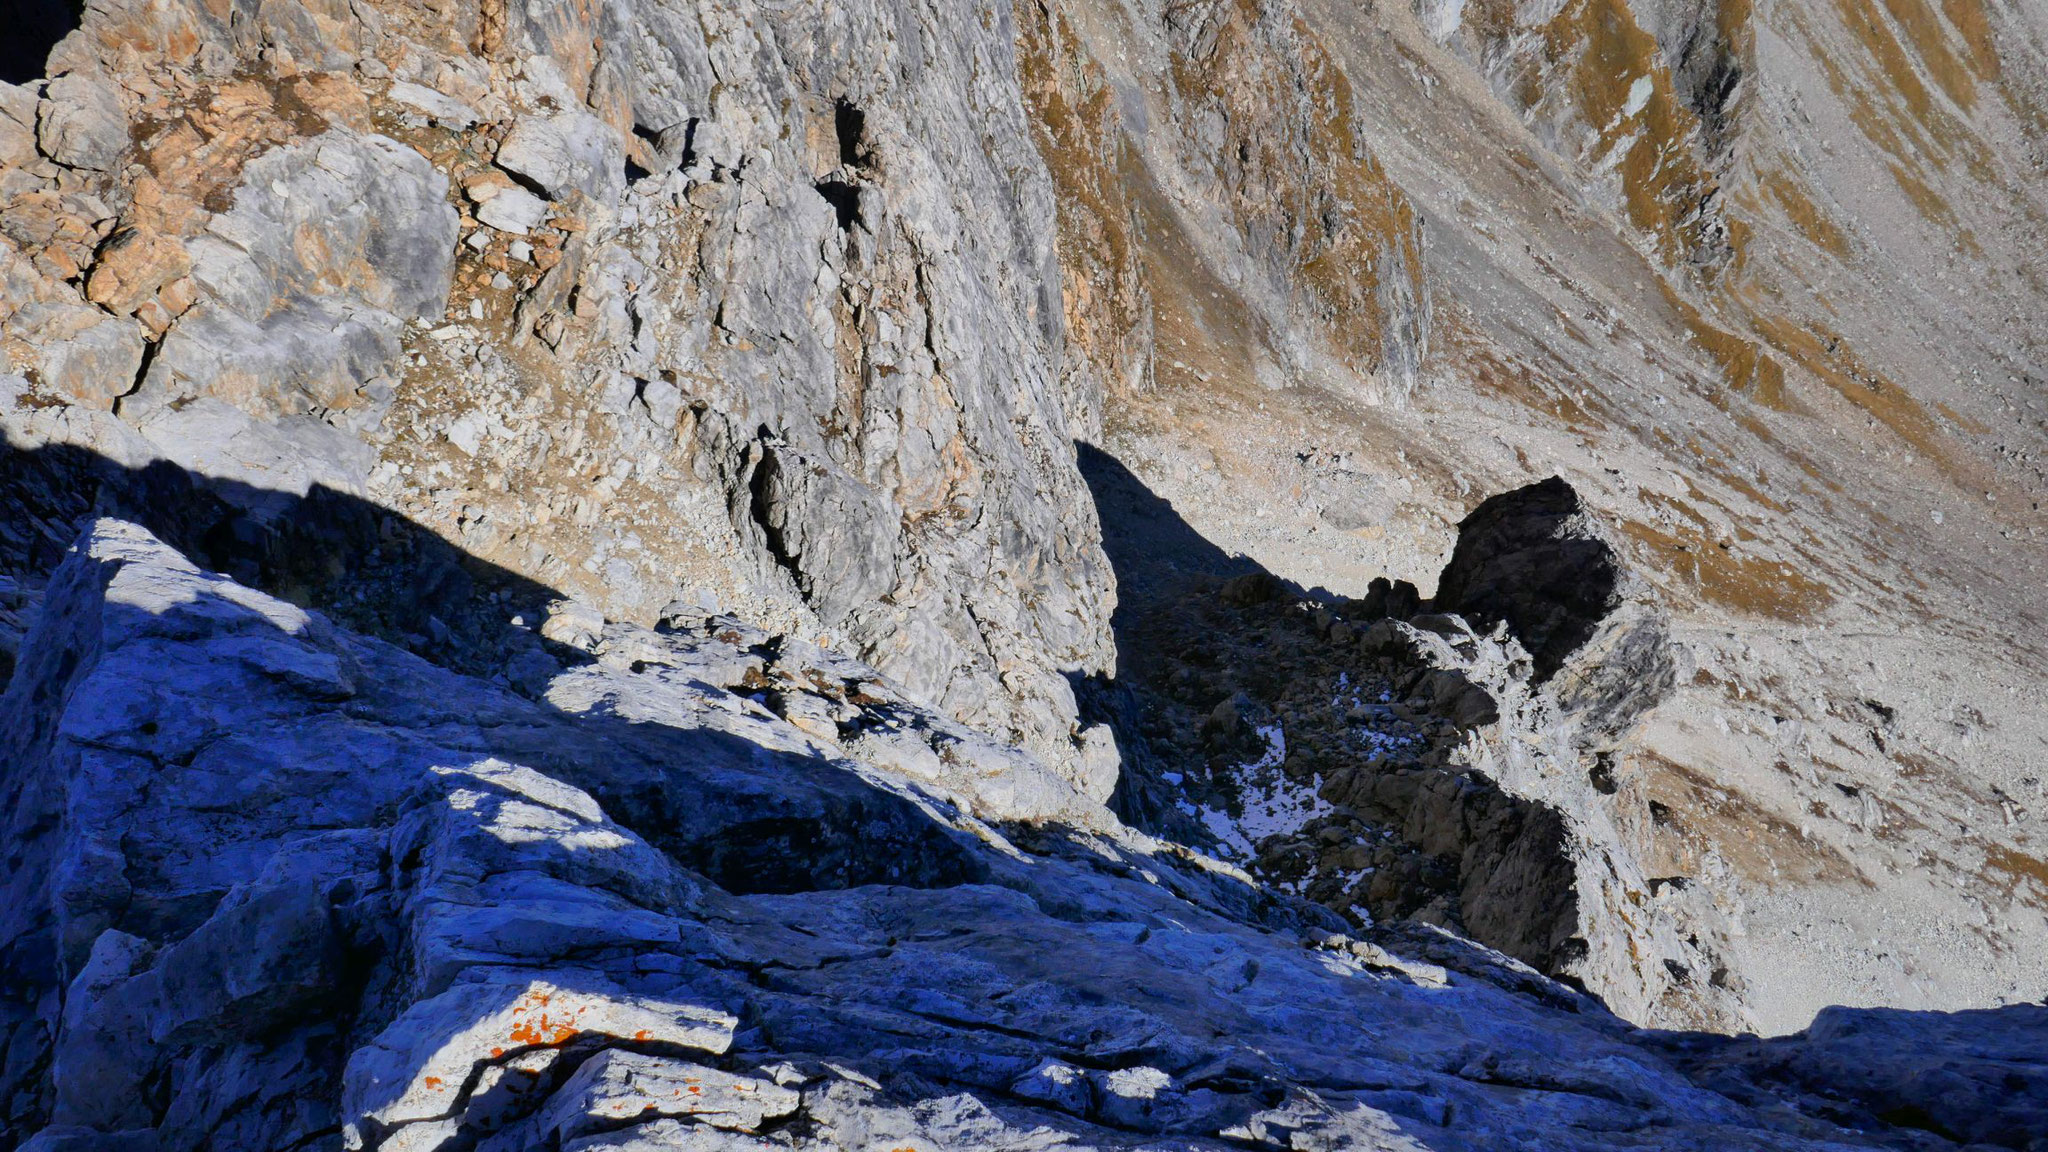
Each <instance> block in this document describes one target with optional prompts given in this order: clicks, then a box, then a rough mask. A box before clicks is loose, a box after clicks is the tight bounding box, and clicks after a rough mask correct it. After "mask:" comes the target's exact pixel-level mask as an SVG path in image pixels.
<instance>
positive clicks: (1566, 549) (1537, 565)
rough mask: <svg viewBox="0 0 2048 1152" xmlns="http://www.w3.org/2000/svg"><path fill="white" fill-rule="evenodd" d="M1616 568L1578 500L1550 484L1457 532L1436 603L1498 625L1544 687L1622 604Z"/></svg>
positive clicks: (1510, 498)
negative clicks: (1517, 646)
mask: <svg viewBox="0 0 2048 1152" xmlns="http://www.w3.org/2000/svg"><path fill="white" fill-rule="evenodd" d="M1620 584H1621V566H1620V562H1619V560H1618V558H1617V557H1616V556H1615V554H1614V550H1613V549H1612V548H1610V547H1608V545H1607V542H1606V541H1605V540H1603V539H1601V538H1600V535H1599V532H1598V529H1597V528H1596V527H1595V525H1594V523H1593V521H1592V519H1591V518H1590V517H1588V516H1587V515H1586V511H1585V506H1584V505H1583V504H1581V503H1580V502H1579V494H1578V493H1577V492H1576V491H1574V490H1573V489H1572V486H1571V485H1570V484H1567V483H1565V481H1564V480H1563V479H1561V478H1559V477H1556V476H1552V477H1551V478H1549V479H1548V480H1543V481H1540V482H1538V483H1535V484H1531V485H1529V486H1527V487H1525V488H1517V489H1515V490H1514V491H1512V492H1503V493H1501V494H1500V495H1498V496H1493V497H1489V498H1488V499H1487V500H1486V501H1485V502H1483V503H1481V504H1480V505H1479V507H1477V508H1475V509H1473V510H1472V514H1471V515H1469V516H1467V517H1465V519H1464V520H1463V521H1462V522H1461V523H1460V524H1459V525H1458V544H1457V547H1456V548H1455V549H1454V550H1453V551H1452V553H1451V560H1450V563H1448V564H1446V565H1444V570H1443V574H1442V575H1441V576H1439V577H1438V578H1437V593H1436V599H1435V601H1434V603H1433V606H1434V607H1435V609H1436V610H1437V611H1439V612H1455V613H1457V614H1458V615H1460V616H1463V617H1465V619H1467V620H1469V621H1471V622H1472V623H1473V624H1474V625H1475V626H1477V627H1479V628H1481V629H1482V630H1483V629H1486V628H1491V627H1492V626H1494V625H1495V624H1500V623H1505V624H1506V625H1507V626H1508V631H1509V632H1510V633H1512V634H1513V635H1514V636H1515V638H1516V639H1518V640H1520V641H1521V642H1522V646H1523V647H1524V648H1526V649H1528V650H1529V655H1530V657H1531V658H1532V659H1533V660H1534V662H1535V674H1534V677H1533V679H1534V682H1535V683H1538V684H1541V683H1543V682H1544V681H1547V680H1549V679H1550V678H1551V677H1552V676H1553V675H1555V674H1556V673H1557V670H1558V669H1559V668H1560V667H1562V666H1563V665H1564V662H1565V659H1566V658H1567V657H1569V656H1570V655H1571V654H1572V653H1573V652H1575V651H1577V650H1578V649H1579V648H1580V647H1581V646H1582V645H1584V644H1585V643H1586V642H1587V641H1588V640H1590V639H1592V638H1593V634H1594V633H1595V632H1596V631H1598V630H1599V627H1600V622H1601V621H1602V620H1603V619H1604V618H1605V617H1606V616H1607V615H1608V614H1609V613H1611V612H1612V611H1613V610H1614V609H1615V608H1616V607H1618V606H1619V603H1620V599H1621V597H1620V595H1619V590H1620Z"/></svg>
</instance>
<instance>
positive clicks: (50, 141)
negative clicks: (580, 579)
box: [36, 72, 128, 171]
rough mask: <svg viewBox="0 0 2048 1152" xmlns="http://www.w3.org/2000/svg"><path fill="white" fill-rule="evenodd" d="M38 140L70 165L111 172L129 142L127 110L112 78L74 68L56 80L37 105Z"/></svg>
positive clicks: (59, 160)
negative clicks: (76, 70)
mask: <svg viewBox="0 0 2048 1152" xmlns="http://www.w3.org/2000/svg"><path fill="white" fill-rule="evenodd" d="M36 144H37V146H38V147H39V148H41V149H42V153H43V155H45V156H48V157H49V158H50V159H52V160H55V161H56V162H57V163H59V164H62V165H65V166H66V167H70V168H89V169H94V170H96V171H106V170H108V169H111V168H113V167H114V166H115V165H116V164H117V163H118V162H119V161H120V159H121V154H122V153H123V152H124V151H125V150H126V149H127V147H128V112H127V109H126V108H125V107H123V105H122V101H121V89H120V87H119V86H118V85H117V84H115V83H114V82H113V81H112V79H111V78H110V77H107V76H105V75H96V74H93V73H85V72H72V73H68V74H66V75H63V76H59V77H57V78H56V79H54V80H51V81H50V82H49V83H48V84H47V85H45V86H44V88H43V98H42V101H41V103H39V104H38V105H37V107H36Z"/></svg>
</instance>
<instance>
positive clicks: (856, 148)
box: [832, 96, 870, 168]
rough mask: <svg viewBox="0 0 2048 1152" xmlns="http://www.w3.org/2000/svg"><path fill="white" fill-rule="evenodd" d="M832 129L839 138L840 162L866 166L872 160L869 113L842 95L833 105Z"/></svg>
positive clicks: (847, 165)
mask: <svg viewBox="0 0 2048 1152" xmlns="http://www.w3.org/2000/svg"><path fill="white" fill-rule="evenodd" d="M832 130H833V133H834V134H835V135H836V136H837V137H838V138H839V163H840V164H841V165H843V166H845V167H848V168H865V167H866V166H867V165H868V163H869V162H870V154H869V149H868V116H867V113H865V112H863V111H861V110H860V108H859V107H857V106H856V105H855V104H854V103H853V102H852V101H850V100H848V99H847V98H846V97H844V96H842V97H840V98H839V99H838V100H836V101H834V102H833V105H832Z"/></svg>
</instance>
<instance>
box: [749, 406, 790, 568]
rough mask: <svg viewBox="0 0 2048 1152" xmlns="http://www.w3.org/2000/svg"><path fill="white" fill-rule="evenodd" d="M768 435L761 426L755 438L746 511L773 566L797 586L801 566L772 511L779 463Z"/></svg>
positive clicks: (773, 509)
mask: <svg viewBox="0 0 2048 1152" xmlns="http://www.w3.org/2000/svg"><path fill="white" fill-rule="evenodd" d="M768 436H769V432H768V430H767V429H766V428H763V429H761V438H760V439H759V440H757V441H755V443H756V444H757V445H759V448H760V453H761V457H760V459H759V460H758V461H756V462H755V464H754V471H753V474H752V475H751V476H749V477H748V478H747V492H748V501H747V514H748V515H749V516H751V517H752V518H753V521H754V526H755V527H757V528H759V529H760V530H761V540H762V543H764V544H766V545H767V547H768V555H769V556H771V557H773V558H774V560H775V563H776V566H777V567H780V568H781V569H782V570H783V571H785V572H787V573H789V576H790V579H792V580H794V581H796V584H797V587H798V588H802V587H803V585H804V571H803V568H802V567H800V566H799V565H798V564H797V558H796V555H795V554H794V553H792V552H791V551H790V549H789V543H788V541H787V539H786V538H785V537H784V536H783V532H782V528H781V526H780V525H779V523H778V518H777V517H776V515H775V497H774V485H775V476H776V472H777V470H778V468H779V467H780V464H779V463H778V462H777V459H776V454H775V449H774V448H773V447H772V446H771V445H770V444H769V443H768Z"/></svg>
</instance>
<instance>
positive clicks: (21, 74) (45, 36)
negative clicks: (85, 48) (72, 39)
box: [0, 0, 85, 84]
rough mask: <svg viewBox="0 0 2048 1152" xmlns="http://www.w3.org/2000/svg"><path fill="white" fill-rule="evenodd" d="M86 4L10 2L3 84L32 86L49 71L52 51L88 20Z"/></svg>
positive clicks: (0, 55)
mask: <svg viewBox="0 0 2048 1152" xmlns="http://www.w3.org/2000/svg"><path fill="white" fill-rule="evenodd" d="M84 15H85V4H84V0H6V2H5V3H0V18H4V19H5V21H6V24H7V31H6V33H5V34H4V35H0V80H4V81H6V82H7V83H9V84H29V83H32V82H34V81H37V80H40V79H42V78H43V76H44V74H45V73H46V72H47V71H48V67H49V59H50V49H52V48H55V47H56V46H57V42H58V41H59V40H62V39H64V37H66V36H68V35H70V34H71V33H72V32H74V31H76V30H77V28H78V25H79V22H80V21H81V20H82V19H83V18H84Z"/></svg>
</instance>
